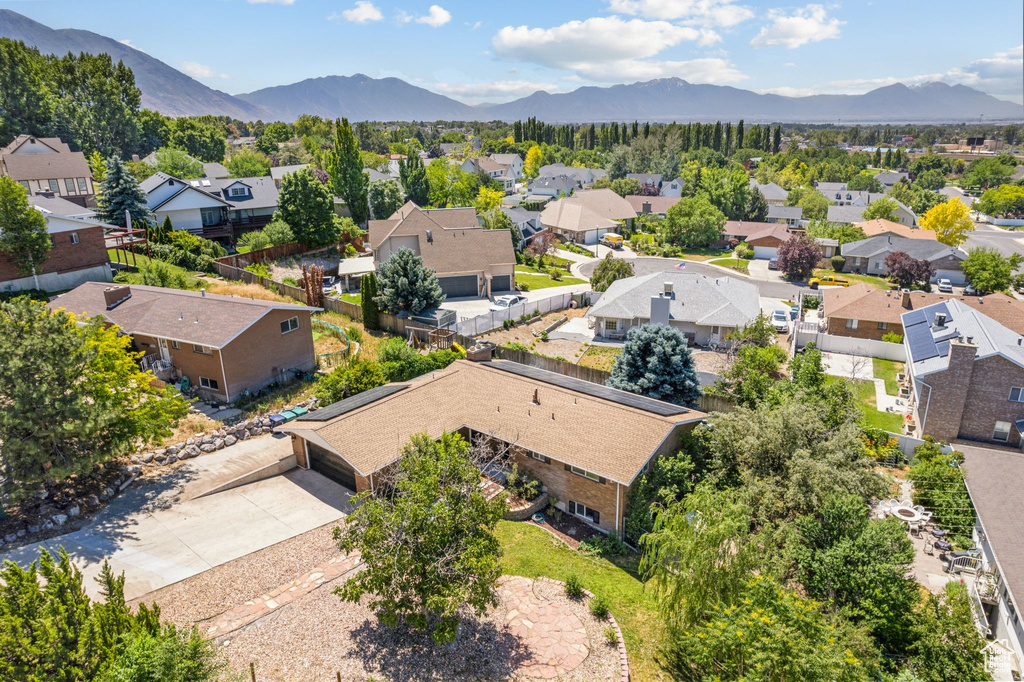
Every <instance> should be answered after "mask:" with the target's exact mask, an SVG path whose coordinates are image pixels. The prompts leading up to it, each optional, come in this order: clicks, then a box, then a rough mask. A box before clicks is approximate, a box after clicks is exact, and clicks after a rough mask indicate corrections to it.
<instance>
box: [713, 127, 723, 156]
mask: <svg viewBox="0 0 1024 682" xmlns="http://www.w3.org/2000/svg"><path fill="white" fill-rule="evenodd" d="M711 148H712V149H714V150H715V151H716V152H720V151H722V122H721V121H716V122H715V132H714V133H712V135H711Z"/></svg>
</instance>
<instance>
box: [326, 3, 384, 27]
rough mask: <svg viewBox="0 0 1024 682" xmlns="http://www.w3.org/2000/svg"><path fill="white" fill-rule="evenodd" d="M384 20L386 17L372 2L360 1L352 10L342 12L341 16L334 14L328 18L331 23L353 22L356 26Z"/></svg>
mask: <svg viewBox="0 0 1024 682" xmlns="http://www.w3.org/2000/svg"><path fill="white" fill-rule="evenodd" d="M383 18H384V15H383V14H381V13H380V9H378V8H377V6H376V5H374V4H373V3H372V2H370V0H358V2H356V6H355V7H353V8H351V9H346V10H342V12H341V13H340V14H339V13H337V12H334V13H333V14H331V16H329V17H327V19H328V20H329V21H339V20H345V21H351V22H352V23H354V24H365V23H367V22H368V21H380V20H381V19H383Z"/></svg>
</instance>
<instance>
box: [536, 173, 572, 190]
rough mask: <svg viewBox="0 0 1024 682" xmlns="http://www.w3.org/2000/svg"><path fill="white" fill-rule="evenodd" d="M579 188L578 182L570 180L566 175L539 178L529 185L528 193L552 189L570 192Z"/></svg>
mask: <svg viewBox="0 0 1024 682" xmlns="http://www.w3.org/2000/svg"><path fill="white" fill-rule="evenodd" d="M579 186H580V183H579V181H577V180H574V179H573V178H570V177H569V176H568V175H556V176H554V177H551V176H541V177H538V178H536V179H534V181H533V182H531V183H530V184H529V186H528V191H530V192H536V191H537V190H539V189H554V190H558V191H559V192H571V191H573V190H574V189H576V188H577V187H579Z"/></svg>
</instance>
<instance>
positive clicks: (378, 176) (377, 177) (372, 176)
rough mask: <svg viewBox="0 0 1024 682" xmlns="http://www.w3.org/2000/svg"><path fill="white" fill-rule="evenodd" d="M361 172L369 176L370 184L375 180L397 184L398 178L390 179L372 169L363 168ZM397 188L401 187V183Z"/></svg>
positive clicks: (390, 177) (388, 176) (385, 174)
mask: <svg viewBox="0 0 1024 682" xmlns="http://www.w3.org/2000/svg"><path fill="white" fill-rule="evenodd" d="M363 172H364V173H366V174H367V175H369V176H370V182H373V181H375V180H388V181H390V182H395V183H398V178H395V177H392V176H390V175H388V174H387V173H381V172H380V171H379V170H374V169H372V168H364V169H363ZM398 186H399V187H401V186H402V185H401V183H398Z"/></svg>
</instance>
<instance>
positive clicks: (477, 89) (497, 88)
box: [433, 80, 559, 102]
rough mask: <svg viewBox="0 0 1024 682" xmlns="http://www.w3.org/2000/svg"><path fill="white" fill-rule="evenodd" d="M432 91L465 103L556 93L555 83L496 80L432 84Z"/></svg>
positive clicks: (557, 88)
mask: <svg viewBox="0 0 1024 682" xmlns="http://www.w3.org/2000/svg"><path fill="white" fill-rule="evenodd" d="M433 89H434V90H437V91H438V92H442V93H444V94H446V95H452V96H454V97H458V98H459V99H461V100H465V101H467V102H482V101H484V100H490V101H507V100H511V99H515V98H517V97H525V96H526V95H532V94H533V93H535V92H537V91H538V90H547V91H548V92H552V91H558V90H559V86H558V84H557V83H544V82H538V81H525V80H497V81H487V82H482V83H434V85H433Z"/></svg>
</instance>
